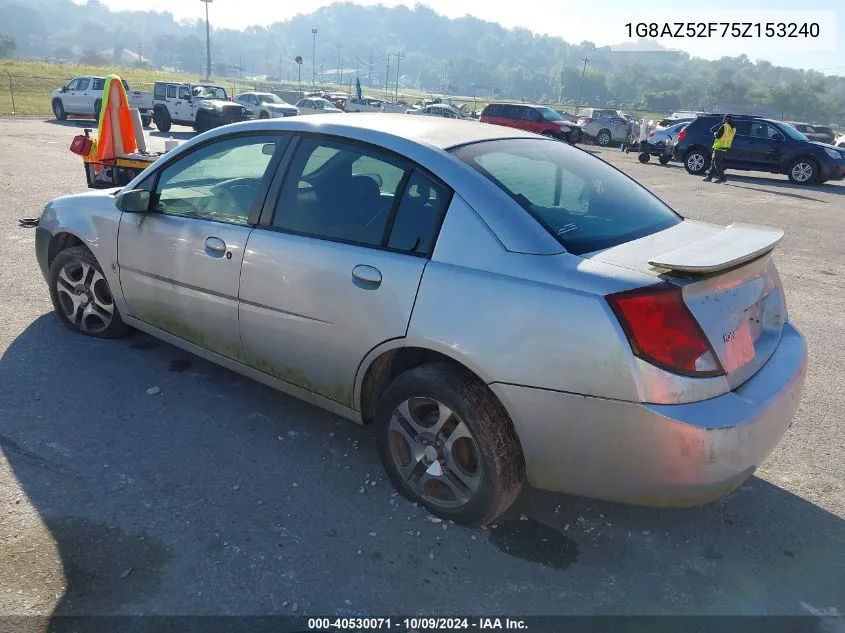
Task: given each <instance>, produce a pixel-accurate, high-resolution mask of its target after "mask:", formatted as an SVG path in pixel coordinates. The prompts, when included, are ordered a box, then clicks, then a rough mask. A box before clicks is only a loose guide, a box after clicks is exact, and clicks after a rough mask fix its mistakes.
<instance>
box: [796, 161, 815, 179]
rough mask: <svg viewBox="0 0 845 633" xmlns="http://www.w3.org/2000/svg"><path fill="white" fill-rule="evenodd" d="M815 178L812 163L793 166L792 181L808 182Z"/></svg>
mask: <svg viewBox="0 0 845 633" xmlns="http://www.w3.org/2000/svg"><path fill="white" fill-rule="evenodd" d="M812 177H813V166H812V165H811V164H810V163H805V162H800V163H795V165H793V166H792V179H793V180H795V182H807V181H808V180H810V178H812Z"/></svg>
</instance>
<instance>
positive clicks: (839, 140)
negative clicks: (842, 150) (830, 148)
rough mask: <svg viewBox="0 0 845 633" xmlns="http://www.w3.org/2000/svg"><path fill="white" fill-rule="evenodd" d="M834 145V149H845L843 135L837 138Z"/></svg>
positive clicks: (844, 135) (844, 136)
mask: <svg viewBox="0 0 845 633" xmlns="http://www.w3.org/2000/svg"><path fill="white" fill-rule="evenodd" d="M834 143H835V144H836V147H845V134H840V135H839V136H837V137H836V140H835V141H834Z"/></svg>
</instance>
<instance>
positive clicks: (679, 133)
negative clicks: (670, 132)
mask: <svg viewBox="0 0 845 633" xmlns="http://www.w3.org/2000/svg"><path fill="white" fill-rule="evenodd" d="M686 135H687V130H686V128H684V129H683V130H681V131H680V132H678V143H680V142H681V141H683V140H684V137H685V136H686Z"/></svg>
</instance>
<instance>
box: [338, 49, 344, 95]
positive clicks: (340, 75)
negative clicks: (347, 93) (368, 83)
mask: <svg viewBox="0 0 845 633" xmlns="http://www.w3.org/2000/svg"><path fill="white" fill-rule="evenodd" d="M342 48H343V44H338V45H337V83H339V84H341V85H343V59H342V58H341V56H340V51H341V49H342Z"/></svg>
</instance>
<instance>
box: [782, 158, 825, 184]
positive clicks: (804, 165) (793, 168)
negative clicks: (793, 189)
mask: <svg viewBox="0 0 845 633" xmlns="http://www.w3.org/2000/svg"><path fill="white" fill-rule="evenodd" d="M786 175H787V176H789V180H790V182H792V183H794V184H796V185H812V184H813V183H815V182H816V179H817V178H818V177H819V166H818V164H817V163H816V161H815V160H813V159H812V158H808V157H806V156H801V157H799V158H796V159H795V160H794V161H792V162H791V163H790V164H789V167H788V168H787V170H786Z"/></svg>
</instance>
